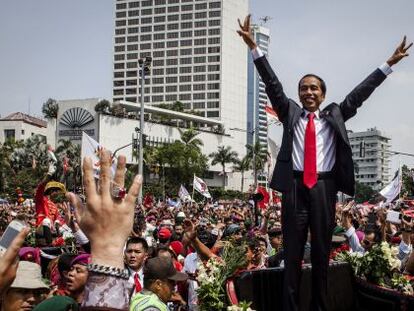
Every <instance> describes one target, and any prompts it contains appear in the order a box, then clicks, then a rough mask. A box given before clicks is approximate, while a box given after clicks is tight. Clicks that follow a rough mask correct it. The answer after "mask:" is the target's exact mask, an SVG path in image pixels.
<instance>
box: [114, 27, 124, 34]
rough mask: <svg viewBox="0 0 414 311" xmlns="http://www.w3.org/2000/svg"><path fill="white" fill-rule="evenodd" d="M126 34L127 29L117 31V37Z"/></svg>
mask: <svg viewBox="0 0 414 311" xmlns="http://www.w3.org/2000/svg"><path fill="white" fill-rule="evenodd" d="M125 32H126V30H125V28H121V29H115V35H117V36H119V35H124V34H125Z"/></svg>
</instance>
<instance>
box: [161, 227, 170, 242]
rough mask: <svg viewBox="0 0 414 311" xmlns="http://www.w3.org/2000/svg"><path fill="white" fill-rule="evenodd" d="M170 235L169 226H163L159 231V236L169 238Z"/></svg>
mask: <svg viewBox="0 0 414 311" xmlns="http://www.w3.org/2000/svg"><path fill="white" fill-rule="evenodd" d="M170 237H171V231H170V230H169V229H168V228H166V227H162V228H161V229H160V230H159V231H158V238H160V239H165V240H168V239H169V238H170Z"/></svg>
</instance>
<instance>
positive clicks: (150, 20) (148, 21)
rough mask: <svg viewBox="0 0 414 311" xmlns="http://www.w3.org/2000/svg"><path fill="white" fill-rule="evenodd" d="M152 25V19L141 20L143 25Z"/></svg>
mask: <svg viewBox="0 0 414 311" xmlns="http://www.w3.org/2000/svg"><path fill="white" fill-rule="evenodd" d="M151 23H152V17H145V18H141V24H151Z"/></svg>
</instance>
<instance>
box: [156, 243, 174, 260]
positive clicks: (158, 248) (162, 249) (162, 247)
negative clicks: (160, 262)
mask: <svg viewBox="0 0 414 311" xmlns="http://www.w3.org/2000/svg"><path fill="white" fill-rule="evenodd" d="M160 252H168V253H170V254H171V256H172V257H174V255H173V254H172V252H171V250H170V249H169V248H168V247H167V246H165V245H160V246H158V247H157V250H156V251H155V257H158V255H159V253H160Z"/></svg>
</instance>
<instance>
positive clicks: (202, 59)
mask: <svg viewBox="0 0 414 311" xmlns="http://www.w3.org/2000/svg"><path fill="white" fill-rule="evenodd" d="M205 62H206V57H205V56H199V57H194V63H195V64H199V63H205Z"/></svg>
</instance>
